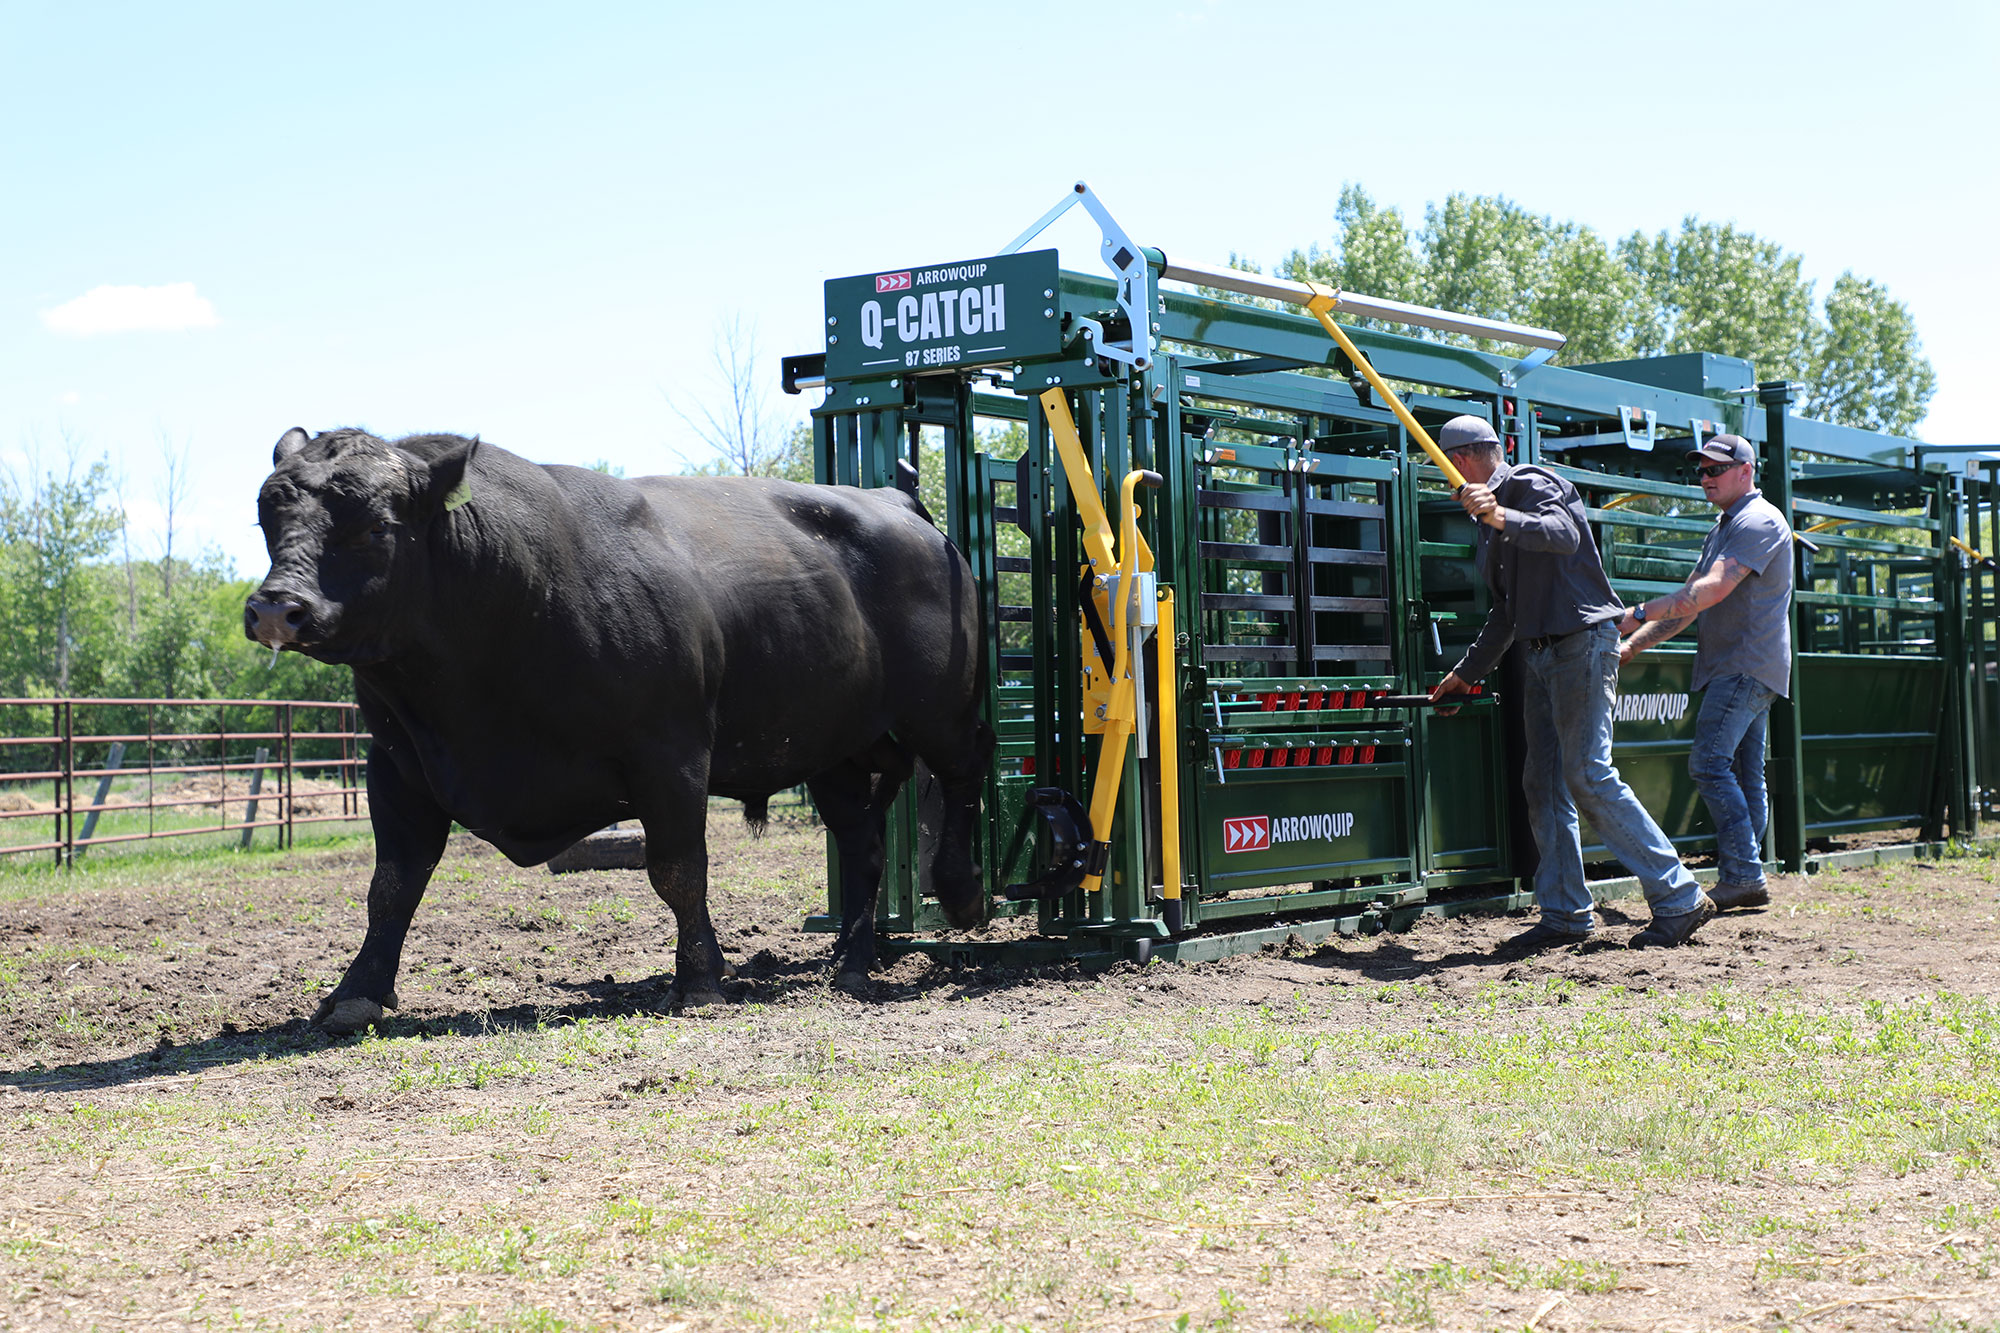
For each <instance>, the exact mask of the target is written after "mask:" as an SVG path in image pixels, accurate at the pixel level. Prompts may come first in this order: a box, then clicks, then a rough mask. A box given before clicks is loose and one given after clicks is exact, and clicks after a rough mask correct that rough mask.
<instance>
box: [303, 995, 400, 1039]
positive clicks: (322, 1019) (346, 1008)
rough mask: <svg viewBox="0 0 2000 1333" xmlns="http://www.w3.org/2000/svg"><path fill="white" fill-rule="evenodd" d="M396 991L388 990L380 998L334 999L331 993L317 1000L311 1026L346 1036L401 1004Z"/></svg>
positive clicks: (370, 1025)
mask: <svg viewBox="0 0 2000 1333" xmlns="http://www.w3.org/2000/svg"><path fill="white" fill-rule="evenodd" d="M401 1003H402V1001H401V1000H400V999H399V998H398V997H397V995H396V992H394V991H390V992H389V993H388V994H387V995H384V996H383V997H382V998H381V999H380V1000H370V999H364V998H363V997H361V996H358V995H353V996H349V997H348V998H347V999H345V1000H335V999H334V998H333V997H332V996H331V995H329V996H327V997H326V998H325V999H324V1000H321V1001H320V1002H319V1009H318V1010H317V1011H316V1012H315V1013H314V1014H313V1020H312V1021H313V1026H315V1027H321V1028H325V1029H326V1030H327V1031H328V1032H330V1033H332V1034H333V1035H334V1036H336V1037H346V1036H350V1035H352V1034H353V1033H356V1032H359V1031H361V1029H363V1028H365V1027H373V1026H374V1025H375V1024H377V1023H380V1022H381V1021H382V1018H383V1015H384V1013H385V1012H386V1011H387V1010H390V1009H396V1008H399V1007H400V1006H401Z"/></svg>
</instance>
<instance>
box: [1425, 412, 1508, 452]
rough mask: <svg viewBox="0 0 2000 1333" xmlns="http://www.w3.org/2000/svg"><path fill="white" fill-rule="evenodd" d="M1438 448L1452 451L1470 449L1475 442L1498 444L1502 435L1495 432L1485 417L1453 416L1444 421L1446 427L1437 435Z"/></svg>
mask: <svg viewBox="0 0 2000 1333" xmlns="http://www.w3.org/2000/svg"><path fill="white" fill-rule="evenodd" d="M1437 442H1438V448H1440V449H1442V450H1444V451H1445V452H1446V453H1450V452H1451V451H1452V450H1453V449H1469V448H1471V447H1472V446H1473V445H1475V444H1498V443H1500V437H1499V436H1498V435H1495V434H1494V433H1493V427H1492V425H1491V424H1490V423H1488V422H1487V420H1486V418H1485V417H1475V416H1463V417H1453V418H1452V419H1451V420H1450V421H1447V422H1445V423H1444V429H1443V430H1441V431H1439V432H1438V435H1437Z"/></svg>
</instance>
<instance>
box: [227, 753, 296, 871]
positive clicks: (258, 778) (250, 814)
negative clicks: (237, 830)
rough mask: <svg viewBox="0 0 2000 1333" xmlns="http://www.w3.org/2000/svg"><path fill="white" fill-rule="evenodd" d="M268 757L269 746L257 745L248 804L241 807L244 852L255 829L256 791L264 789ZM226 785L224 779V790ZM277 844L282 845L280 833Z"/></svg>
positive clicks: (269, 754) (282, 840) (269, 756)
mask: <svg viewBox="0 0 2000 1333" xmlns="http://www.w3.org/2000/svg"><path fill="white" fill-rule="evenodd" d="M270 758H271V747H269V746H268V745H260V746H258V747H257V767H255V768H253V769H251V770H250V804H248V805H246V806H244V807H243V850H244V851H246V852H247V851H249V850H250V835H251V834H253V833H255V832H256V831H257V793H258V792H260V791H262V790H263V789H264V765H265V763H266V762H268V761H269V759H270ZM227 785H228V784H227V780H225V781H224V788H225V790H226V789H227ZM278 845H279V846H283V845H284V839H283V836H282V834H281V835H280V837H279V844H278Z"/></svg>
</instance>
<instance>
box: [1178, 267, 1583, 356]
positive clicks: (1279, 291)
mask: <svg viewBox="0 0 2000 1333" xmlns="http://www.w3.org/2000/svg"><path fill="white" fill-rule="evenodd" d="M1160 276H1162V277H1165V278H1172V279H1174V280H1175V281H1177V282H1192V283H1198V284H1200V285H1201V286H1204V287H1220V288H1221V289H1222V290H1224V291H1227V292H1237V293H1239V294H1241V295H1244V296H1257V297H1262V298H1263V299H1264V300H1267V301H1282V302H1284V303H1285V304H1286V305H1304V304H1306V303H1307V302H1308V301H1310V300H1312V299H1313V297H1314V295H1316V293H1315V292H1314V291H1313V289H1312V288H1311V287H1308V286H1307V285H1306V284H1305V283H1303V282H1293V281H1291V280H1290V279H1289V278H1267V277H1265V276H1264V275H1262V274H1261V273H1245V272H1243V271H1242V270H1241V269H1234V268H1214V267H1211V266H1210V265H1207V264H1190V263H1187V262H1185V261H1183V260H1177V259H1169V260H1167V261H1166V269H1165V270H1164V271H1163V272H1162V273H1161V275H1160ZM1335 299H1336V300H1337V301H1338V303H1339V304H1338V306H1337V308H1338V309H1339V310H1340V311H1341V312H1342V313H1344V314H1348V315H1355V316H1359V317H1361V318H1363V319H1386V320H1389V321H1391V322H1392V323H1396V324H1414V325H1416V326H1417V327H1419V328H1425V329H1438V330H1440V331H1442V332H1445V333H1466V334H1470V335H1472V336H1473V337H1475V338H1491V339H1493V340H1494V341H1496V342H1506V343H1518V344H1520V345H1522V346H1524V347H1546V348H1549V349H1550V350H1552V351H1553V350H1555V349H1557V348H1560V347H1561V346H1562V345H1563V344H1564V343H1566V342H1568V341H1569V339H1568V338H1567V337H1566V336H1565V335H1563V334H1560V333H1557V332H1556V331H1555V330H1553V329H1537V328H1532V327H1530V326H1528V325H1526V324H1509V323H1507V322H1506V321H1505V320H1500V319H1482V318H1480V317H1479V316H1478V315H1460V314H1454V313H1453V312H1452V311H1449V310H1433V309H1431V308H1430V307H1429V306H1421V305H1410V304H1409V303H1407V302H1404V301H1390V300H1385V299H1384V298H1382V297H1379V296H1361V295H1358V294H1356V293H1354V292H1336V293H1335Z"/></svg>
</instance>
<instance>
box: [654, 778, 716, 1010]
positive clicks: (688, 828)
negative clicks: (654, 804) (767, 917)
mask: <svg viewBox="0 0 2000 1333" xmlns="http://www.w3.org/2000/svg"><path fill="white" fill-rule="evenodd" d="M641 822H643V823H644V824H645V826H646V877H647V878H648V879H649V880H651V881H652V884H653V892H654V893H657V894H659V895H660V901H661V902H663V903H665V904H666V905H667V906H668V907H669V908H671V909H673V913H674V923H675V926H676V927H677V931H676V938H675V941H674V982H673V985H672V986H671V987H669V988H668V991H667V1003H668V1005H669V1006H670V1007H672V1008H674V1009H683V1008H687V1007H689V1006H695V1005H705V1004H722V1003H724V1002H725V1001H726V1000H727V999H728V997H727V996H725V995H724V994H723V993H722V978H723V977H725V976H727V975H729V973H730V967H729V964H728V963H727V962H726V961H725V960H724V959H723V957H722V946H721V945H720V944H719V943H717V941H716V938H715V925H714V923H713V922H711V921H710V920H709V917H708V791H707V787H706V785H705V784H704V785H701V786H697V787H694V788H693V789H692V790H691V791H689V790H682V791H679V792H678V793H677V794H676V795H675V796H673V797H672V798H671V799H668V800H665V801H663V802H662V803H661V804H660V806H659V807H658V808H656V809H654V810H652V811H649V812H647V813H646V814H644V815H642V816H641Z"/></svg>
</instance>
